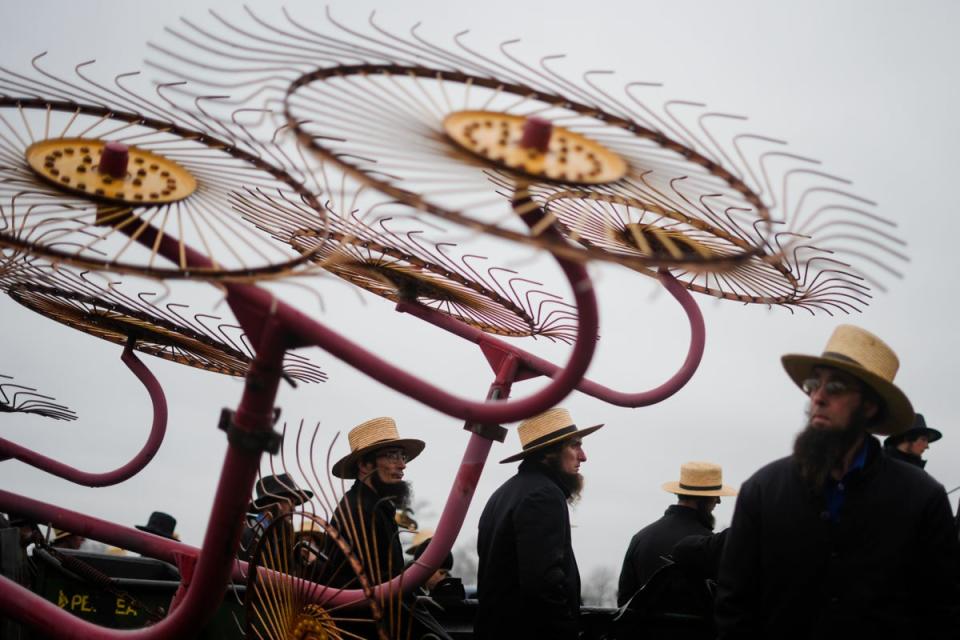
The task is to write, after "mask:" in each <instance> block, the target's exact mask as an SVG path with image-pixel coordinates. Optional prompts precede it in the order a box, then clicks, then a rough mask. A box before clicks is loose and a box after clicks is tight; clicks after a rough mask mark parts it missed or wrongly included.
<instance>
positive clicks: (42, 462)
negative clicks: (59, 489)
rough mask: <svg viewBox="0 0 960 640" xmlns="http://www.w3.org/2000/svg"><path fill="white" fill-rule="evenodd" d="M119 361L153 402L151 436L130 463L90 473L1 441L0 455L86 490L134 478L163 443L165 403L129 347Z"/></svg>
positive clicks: (12, 443)
mask: <svg viewBox="0 0 960 640" xmlns="http://www.w3.org/2000/svg"><path fill="white" fill-rule="evenodd" d="M120 359H121V360H122V361H123V363H124V364H125V365H127V368H129V369H130V371H132V372H133V373H134V375H135V376H137V378H138V379H139V380H140V382H141V383H142V384H143V386H144V387H145V388H146V390H147V393H149V394H150V400H151V401H152V402H153V424H152V425H151V426H150V434H149V436H148V437H147V442H146V443H145V444H144V445H143V448H141V449H140V451H138V452H137V454H136V455H135V456H134V457H133V458H132V459H131V460H130V461H129V462H127V463H126V464H124V465H123V466H121V467H119V468H117V469H114V470H113V471H106V472H104V473H90V472H88V471H81V470H80V469H76V468H74V467H71V466H69V465H66V464H64V463H62V462H60V461H58V460H54V459H53V458H49V457H47V456H45V455H43V454H40V453H37V452H36V451H33V450H32V449H27V448H26V447H22V446H20V445H18V444H16V443H14V442H10V441H9V440H6V439H4V438H0V455H3V456H7V457H10V458H16V459H17V460H19V461H20V462H23V463H25V464H28V465H30V466H31V467H36V468H37V469H40V470H41V471H46V472H47V473H50V474H53V475H55V476H57V477H59V478H63V479H64V480H69V481H70V482H75V483H77V484H82V485H84V486H86V487H108V486H110V485H114V484H118V483H120V482H123V481H124V480H127V479H129V478H132V477H133V476H135V475H137V474H138V473H139V472H140V471H141V470H142V469H143V468H144V467H146V466H147V465H148V464H149V463H150V461H151V460H153V457H154V456H155V455H156V454H157V451H158V450H159V449H160V445H161V444H162V443H163V437H164V435H166V432H167V399H166V397H165V396H164V394H163V388H162V387H161V386H160V383H159V382H158V381H157V379H156V377H155V376H154V375H153V374H152V373H151V372H150V370H149V369H147V367H146V365H144V364H143V363H142V362H140V360H139V359H138V358H137V356H136V355H134V353H133V350H132V349H131V348H130V347H129V346H127V347H126V348H125V349H124V350H123V355H122V356H121V357H120Z"/></svg>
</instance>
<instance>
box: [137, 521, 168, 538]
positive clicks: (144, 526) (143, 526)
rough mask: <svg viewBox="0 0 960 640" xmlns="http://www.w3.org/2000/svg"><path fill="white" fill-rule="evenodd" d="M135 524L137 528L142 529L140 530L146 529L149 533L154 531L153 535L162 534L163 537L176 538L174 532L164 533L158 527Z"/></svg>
mask: <svg viewBox="0 0 960 640" xmlns="http://www.w3.org/2000/svg"><path fill="white" fill-rule="evenodd" d="M133 526H134V527H136V528H137V529H140V531H146V532H147V533H152V534H153V535H155V536H160V537H161V538H167V539H169V540H176V538H174V537H173V534H167V533H164V532H163V531H157V530H156V529H151V528H150V527H148V526H146V525H142V524H135V525H133Z"/></svg>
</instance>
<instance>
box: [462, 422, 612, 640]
mask: <svg viewBox="0 0 960 640" xmlns="http://www.w3.org/2000/svg"><path fill="white" fill-rule="evenodd" d="M601 426H603V425H596V426H593V427H588V428H586V429H578V428H577V426H576V425H575V424H574V422H573V419H572V418H571V417H570V414H569V412H567V410H565V409H560V408H555V409H550V410H549V411H547V412H545V413H543V414H541V415H539V416H536V417H534V418H530V419H529V420H527V421H525V422H523V423H521V424H520V426H519V427H518V429H517V433H518V435H519V436H520V442H521V444H522V451H521V452H520V453H518V454H516V455H513V456H510V457H509V458H506V459H505V460H503V461H502V462H515V461H517V460H522V462H521V463H520V468H519V470H518V471H517V474H516V475H515V476H513V477H512V478H510V479H509V480H507V481H506V482H505V483H504V484H503V485H501V487H500V488H499V489H497V490H496V491H495V492H494V494H493V495H492V496H491V497H490V500H488V501H487V505H486V507H484V509H483V514H482V515H481V516H480V525H479V536H478V538H477V553H478V554H479V556H480V558H479V566H478V572H477V597H478V599H479V600H480V605H479V608H478V611H477V621H476V625H475V627H474V637H475V638H477V640H484V639H488V640H494V639H496V640H510V639H511V638H517V639H519V638H524V639H533V638H551V639H556V640H566V639H575V638H577V636H578V634H579V629H578V619H579V615H580V573H579V571H578V569H577V559H576V558H575V557H574V555H573V547H572V545H571V541H570V515H569V512H568V510H567V504H568V503H569V502H572V501H573V500H575V499H577V497H579V494H580V489H581V487H582V482H583V478H582V476H581V475H580V473H579V470H580V464H581V463H582V462H585V461H586V459H587V457H586V455H585V454H584V453H583V447H582V439H583V438H584V437H585V436H587V435H589V434H591V433H593V432H594V431H596V430H597V429H599V428H600V427H601Z"/></svg>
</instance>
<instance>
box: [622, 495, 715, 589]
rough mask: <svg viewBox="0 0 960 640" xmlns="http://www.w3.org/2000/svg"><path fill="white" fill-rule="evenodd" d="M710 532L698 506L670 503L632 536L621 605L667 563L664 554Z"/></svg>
mask: <svg viewBox="0 0 960 640" xmlns="http://www.w3.org/2000/svg"><path fill="white" fill-rule="evenodd" d="M709 533H711V529H710V528H709V527H707V526H706V525H705V524H704V523H703V522H701V520H700V516H699V514H698V513H697V511H696V509H693V508H691V507H685V506H681V505H679V504H673V505H670V506H669V507H668V508H667V510H666V512H665V513H664V514H663V517H662V518H660V519H659V520H657V521H656V522H652V523H650V524H648V525H647V526H645V527H644V528H643V529H640V531H638V532H637V533H636V534H635V535H634V536H633V538H632V539H631V540H630V544H629V545H628V546H627V553H626V555H624V558H623V567H622V568H621V569H620V585H619V587H618V588H617V605H618V606H623V605H624V604H626V602H627V600H629V599H630V598H631V597H632V596H633V594H635V593H636V592H637V589H639V588H640V587H642V586H643V585H645V584H646V583H647V580H649V579H650V576H652V575H653V574H654V573H655V572H656V571H657V569H659V568H660V567H662V566H663V565H665V564H667V561H666V560H664V559H663V557H664V556H667V555H670V551H671V549H673V547H674V545H675V544H677V543H678V542H680V540H682V539H683V538H686V537H687V536H694V535H707V534H709Z"/></svg>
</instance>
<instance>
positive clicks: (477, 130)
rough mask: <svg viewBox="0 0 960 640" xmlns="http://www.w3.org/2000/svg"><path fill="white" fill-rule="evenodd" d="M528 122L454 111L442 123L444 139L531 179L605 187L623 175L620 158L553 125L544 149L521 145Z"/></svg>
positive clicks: (502, 115)
mask: <svg viewBox="0 0 960 640" xmlns="http://www.w3.org/2000/svg"><path fill="white" fill-rule="evenodd" d="M526 122H527V119H526V118H525V117H523V116H517V115H511V114H506V113H497V112H494V111H457V112H455V113H451V114H450V115H448V116H447V117H446V118H444V120H443V128H444V131H446V133H447V135H448V136H450V138H451V139H452V140H453V141H454V142H455V143H457V144H458V145H459V146H461V147H463V148H464V149H466V150H467V151H469V152H470V153H472V154H474V155H477V156H480V157H481V158H484V159H486V160H489V161H490V162H492V163H494V164H498V165H500V166H503V167H506V168H508V169H510V170H512V171H517V172H520V173H524V174H526V175H528V176H530V177H533V178H537V179H543V178H546V179H548V180H557V181H561V182H571V183H574V184H607V183H609V182H616V181H617V180H619V179H620V178H622V177H623V176H624V175H625V174H626V173H627V163H626V161H624V159H623V158H621V157H620V156H619V155H617V154H616V153H614V152H613V151H611V150H610V149H607V148H606V147H605V146H603V145H602V144H600V143H599V142H596V141H594V140H591V139H590V138H588V137H586V136H584V135H581V134H579V133H576V132H574V131H571V130H569V129H565V128H564V127H558V126H554V127H553V131H552V133H551V135H550V139H549V143H548V144H547V147H546V150H545V151H540V150H538V149H535V148H530V147H524V146H523V145H521V144H520V142H521V140H522V138H523V129H524V125H525V123H526Z"/></svg>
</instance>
